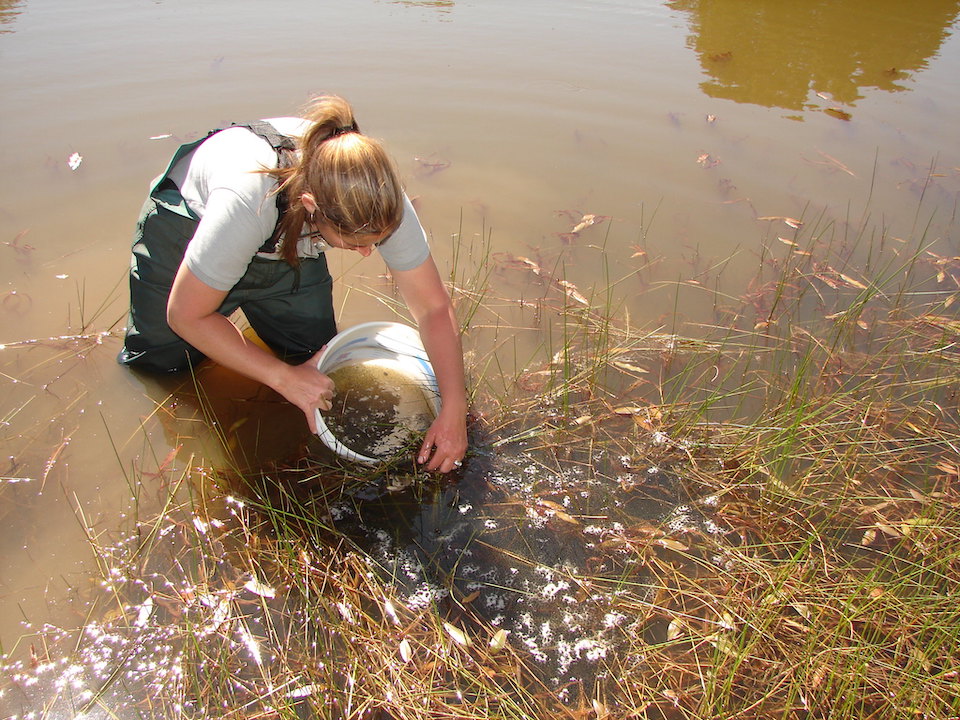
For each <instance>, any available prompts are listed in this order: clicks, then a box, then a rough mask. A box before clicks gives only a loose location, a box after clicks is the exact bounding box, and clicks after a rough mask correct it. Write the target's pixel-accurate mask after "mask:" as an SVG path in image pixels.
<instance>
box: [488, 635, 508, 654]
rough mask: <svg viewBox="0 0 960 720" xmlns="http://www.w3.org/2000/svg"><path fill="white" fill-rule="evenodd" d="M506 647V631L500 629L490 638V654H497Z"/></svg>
mask: <svg viewBox="0 0 960 720" xmlns="http://www.w3.org/2000/svg"><path fill="white" fill-rule="evenodd" d="M506 645H507V631H506V630H503V629H500V630H497V632H495V633H494V634H493V637H492V638H490V652H491V653H498V652H500V651H501V650H503V648H505V647H506Z"/></svg>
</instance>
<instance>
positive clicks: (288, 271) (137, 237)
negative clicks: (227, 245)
mask: <svg viewBox="0 0 960 720" xmlns="http://www.w3.org/2000/svg"><path fill="white" fill-rule="evenodd" d="M241 127H246V128H247V129H248V130H250V131H251V132H253V133H255V134H257V135H258V136H260V137H262V138H263V139H264V140H266V141H267V142H269V143H270V145H271V146H272V147H273V148H274V149H275V150H276V151H277V153H278V156H279V154H280V152H281V150H284V149H292V147H293V144H292V141H291V140H290V139H289V138H287V137H285V136H283V135H280V134H279V133H277V132H276V130H275V129H274V128H273V126H272V125H270V124H269V123H265V122H257V123H251V124H249V125H242V126H241ZM221 129H224V128H221ZM217 132H219V130H214V131H212V132H211V133H209V134H208V135H207V136H206V137H204V138H201V139H200V140H196V141H195V142H192V143H187V144H185V145H181V146H180V148H179V149H178V150H177V151H176V153H174V156H173V158H172V159H171V161H170V163H169V164H168V166H167V169H166V170H165V171H164V173H163V174H162V175H160V176H159V177H158V178H157V179H156V180H155V181H154V183H153V185H152V186H151V189H150V194H149V197H148V198H147V201H146V202H145V203H144V205H143V209H142V210H141V213H140V219H139V221H138V222H137V227H136V230H135V232H134V238H133V252H132V256H131V262H130V316H129V319H128V322H127V333H126V338H125V340H124V347H123V350H121V351H120V354H119V356H118V357H117V360H118V362H120V363H121V364H124V365H130V366H133V367H138V368H142V369H144V370H150V371H153V372H177V371H180V370H185V369H187V368H188V367H190V366H191V365H194V364H196V363H198V362H199V361H200V360H202V359H203V358H204V354H203V353H201V352H200V351H199V350H197V349H196V348H194V347H192V346H191V345H189V344H188V343H187V342H185V341H184V340H183V339H182V338H181V337H180V336H179V335H177V334H176V333H174V332H173V330H171V329H170V326H169V325H168V324H167V300H168V299H169V297H170V289H171V287H172V286H173V280H174V278H175V277H176V274H177V271H178V270H179V268H180V263H181V262H182V261H183V256H184V253H185V252H186V249H187V245H188V244H189V243H190V240H191V239H192V238H193V234H194V233H195V232H196V229H197V225H198V224H199V222H200V218H199V217H198V216H197V215H196V213H194V212H193V211H192V210H191V209H190V208H189V206H188V205H187V203H186V201H185V200H184V199H183V196H182V195H181V194H180V189H179V188H178V187H177V185H176V184H175V183H174V182H173V181H172V180H171V179H170V177H169V174H170V171H171V170H172V169H173V168H174V166H175V165H176V164H177V163H178V162H179V161H180V160H181V159H183V158H184V157H186V156H187V155H188V154H189V153H191V152H193V150H194V149H196V148H197V146H199V145H200V144H201V143H202V142H204V141H205V140H206V139H207V138H209V137H210V136H211V135H213V134H214V133H217ZM283 211H284V205H283V203H282V199H281V198H280V197H279V196H278V212H279V215H280V216H281V217H282V215H283ZM278 222H279V221H278ZM276 236H277V232H276V230H274V233H273V235H272V236H271V237H270V238H267V239H265V241H264V245H263V246H262V247H261V248H260V252H272V251H273V250H274V249H275V244H276ZM238 308H239V309H241V310H242V311H243V314H244V315H245V316H246V318H247V321H248V322H249V323H250V325H251V327H253V329H254V331H256V333H257V334H258V335H259V336H260V338H261V339H263V340H264V342H266V343H267V344H268V345H269V346H270V347H271V348H272V349H273V350H274V351H275V352H277V353H278V354H279V355H280V356H282V357H285V358H287V359H290V360H301V359H302V360H305V359H307V358H308V357H309V356H310V355H311V354H313V353H314V352H316V351H317V350H319V349H320V348H321V347H323V345H324V344H326V342H327V341H328V340H329V339H330V338H332V337H333V336H334V335H335V334H336V332H337V327H336V321H335V318H334V311H333V280H332V278H331V277H330V272H329V271H328V269H327V262H326V259H325V258H324V257H323V255H322V254H321V255H320V257H318V258H301V262H300V265H299V267H298V268H293V267H291V266H290V265H289V264H287V263H285V262H283V261H279V260H268V259H265V258H261V257H257V256H254V257H253V258H252V259H251V261H250V264H249V266H248V267H247V270H246V272H245V273H244V275H243V277H242V278H241V279H240V280H239V282H237V284H236V285H234V286H233V288H231V289H230V291H229V292H228V293H227V296H226V297H225V298H224V301H223V304H222V305H221V306H220V308H219V309H218V312H219V313H220V314H222V315H230V314H231V313H233V312H234V311H235V310H237V309H238Z"/></svg>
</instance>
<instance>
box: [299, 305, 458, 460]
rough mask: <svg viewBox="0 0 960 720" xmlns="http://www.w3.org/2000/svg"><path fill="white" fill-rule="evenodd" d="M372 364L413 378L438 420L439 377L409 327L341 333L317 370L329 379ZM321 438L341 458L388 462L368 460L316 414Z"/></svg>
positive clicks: (378, 325) (379, 325) (374, 325)
mask: <svg viewBox="0 0 960 720" xmlns="http://www.w3.org/2000/svg"><path fill="white" fill-rule="evenodd" d="M369 361H383V362H385V363H389V364H390V365H391V366H392V367H393V368H394V369H395V370H396V371H398V372H400V373H402V374H403V375H405V376H409V378H410V380H411V382H413V383H415V384H417V385H418V386H419V387H420V389H422V390H423V394H424V398H425V399H426V401H427V403H428V405H429V406H430V407H431V409H432V410H433V414H434V415H435V416H436V415H437V414H438V413H439V412H440V391H439V388H438V387H437V377H436V375H434V372H433V367H432V366H431V365H430V360H429V359H428V358H427V353H426V351H425V350H424V349H423V343H422V342H421V341H420V334H419V333H418V332H417V331H416V330H415V329H414V328H412V327H410V326H409V325H403V324H402V323H394V322H369V323H363V324H362V325H356V326H354V327H352V328H349V329H347V330H344V331H343V332H341V333H338V334H337V335H336V336H334V338H333V339H332V340H330V342H329V343H327V346H326V348H325V349H324V351H323V352H322V353H321V354H320V357H319V358H318V359H317V369H318V370H319V371H320V372H322V373H324V374H325V375H329V374H330V373H332V372H334V371H335V370H338V369H340V368H343V367H346V366H349V365H359V364H362V363H366V362H369ZM316 419H317V435H318V436H319V437H320V439H321V440H322V441H323V443H324V445H326V446H327V447H328V448H330V449H331V450H333V451H334V452H335V453H337V455H339V456H340V457H343V458H346V459H348V460H355V461H357V462H361V463H366V464H368V465H376V464H378V463H381V462H383V461H384V460H385V459H387V458H383V457H380V458H377V457H368V456H366V455H362V454H360V453H358V452H355V451H354V450H351V449H350V448H348V447H347V446H346V445H344V444H343V443H342V442H340V440H338V439H337V438H336V437H335V436H334V434H333V432H332V431H331V430H330V428H328V427H327V424H326V423H325V422H324V420H323V416H322V415H321V414H320V411H319V410H317V411H316Z"/></svg>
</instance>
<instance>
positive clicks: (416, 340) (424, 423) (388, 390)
mask: <svg viewBox="0 0 960 720" xmlns="http://www.w3.org/2000/svg"><path fill="white" fill-rule="evenodd" d="M317 368H318V369H319V370H320V372H323V373H325V374H327V375H329V376H330V378H331V379H332V380H333V381H334V383H335V385H336V396H335V397H334V399H333V407H332V408H331V409H330V410H327V411H324V413H323V414H321V413H320V412H319V411H317V415H316V418H317V434H318V435H319V436H320V438H321V440H323V442H324V443H325V444H326V445H327V447H329V448H330V449H332V450H333V451H334V452H336V453H337V454H338V455H340V456H341V457H344V458H347V459H350V460H357V461H359V462H364V463H368V464H375V463H378V462H381V461H383V460H386V459H389V458H390V457H392V456H394V455H396V454H397V453H398V452H400V451H402V450H403V449H404V448H407V447H409V446H410V445H411V444H413V443H414V442H416V441H417V440H418V438H419V437H420V436H422V434H423V432H425V431H426V430H427V428H428V427H429V426H430V423H431V422H433V419H434V418H435V417H436V415H437V413H438V412H439V410H440V399H439V394H438V391H437V381H436V376H435V375H434V373H433V368H432V367H431V365H430V362H429V360H428V359H427V355H426V352H425V351H424V349H423V345H422V343H421V342H420V336H419V334H418V333H417V331H416V330H415V329H413V328H411V327H409V326H407V325H403V324H400V323H389V322H376V323H366V324H363V325H358V326H356V327H353V328H350V329H348V330H345V331H343V332H341V333H339V334H338V335H337V336H336V337H334V338H333V340H331V341H330V343H328V345H327V348H326V350H325V351H324V352H323V354H322V355H321V356H320V358H319V360H318V362H317Z"/></svg>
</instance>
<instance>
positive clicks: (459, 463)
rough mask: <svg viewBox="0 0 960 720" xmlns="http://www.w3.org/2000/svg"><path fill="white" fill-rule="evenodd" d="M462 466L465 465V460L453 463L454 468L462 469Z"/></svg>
mask: <svg viewBox="0 0 960 720" xmlns="http://www.w3.org/2000/svg"><path fill="white" fill-rule="evenodd" d="M461 465H463V460H454V461H453V466H454V467H460V466H461Z"/></svg>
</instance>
